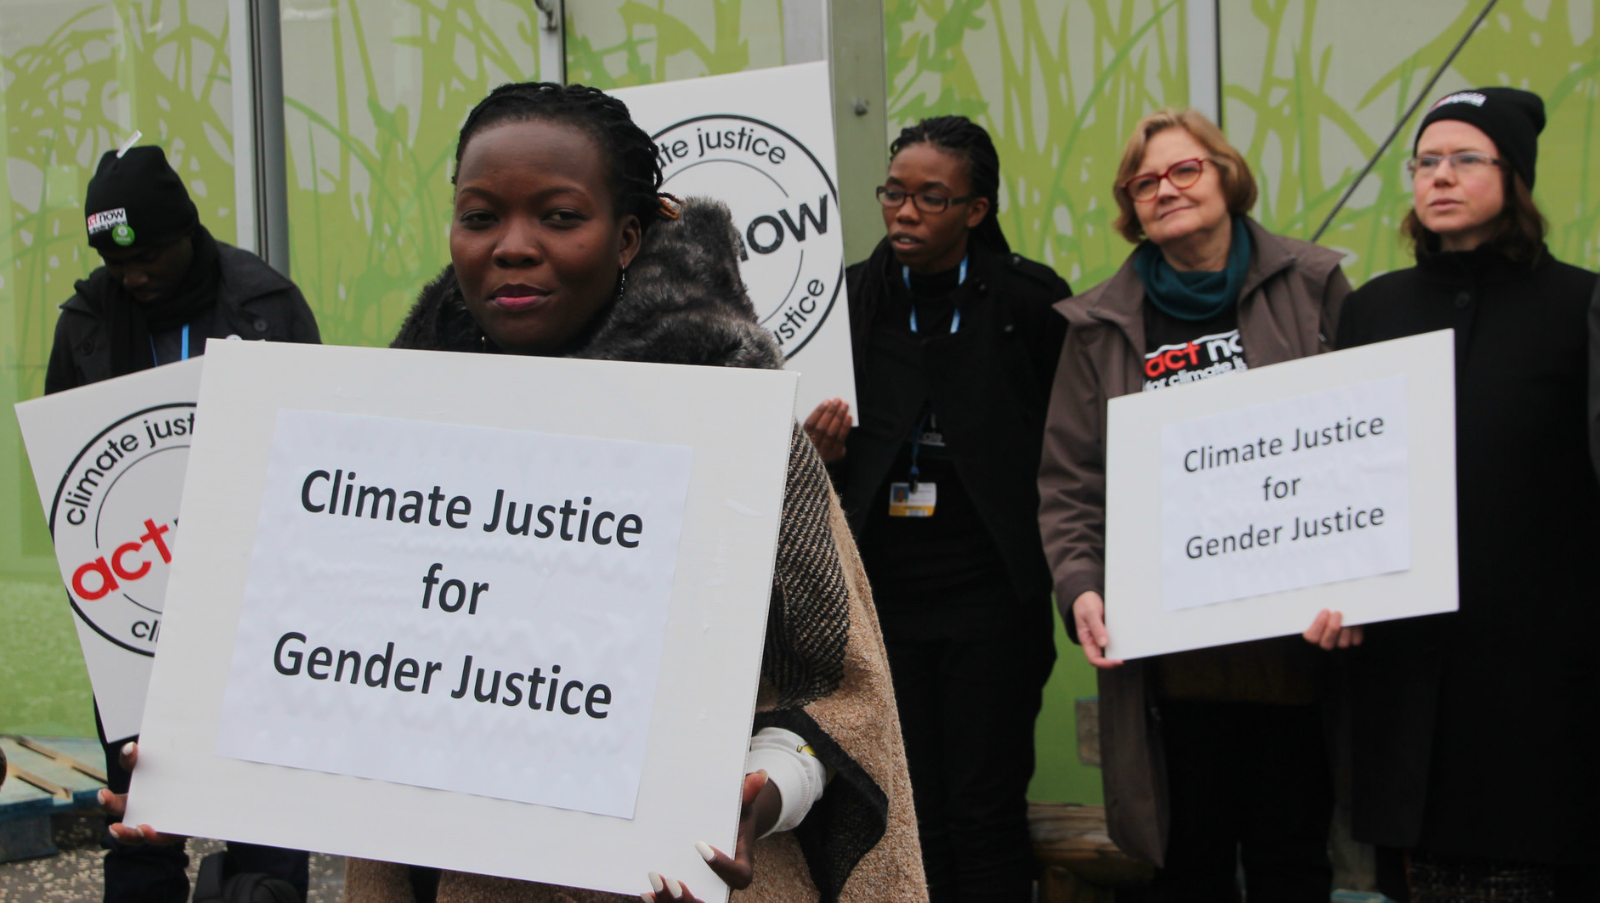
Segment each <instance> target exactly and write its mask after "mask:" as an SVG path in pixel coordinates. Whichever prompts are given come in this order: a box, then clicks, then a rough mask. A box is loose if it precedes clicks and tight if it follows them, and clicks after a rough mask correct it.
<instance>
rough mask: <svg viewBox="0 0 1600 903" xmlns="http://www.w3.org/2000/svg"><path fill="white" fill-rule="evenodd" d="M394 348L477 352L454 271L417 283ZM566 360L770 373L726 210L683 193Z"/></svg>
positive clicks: (769, 344)
mask: <svg viewBox="0 0 1600 903" xmlns="http://www.w3.org/2000/svg"><path fill="white" fill-rule="evenodd" d="M391 347H394V348H417V349H425V350H433V351H482V350H484V349H485V347H486V343H485V340H484V336H483V332H482V330H480V329H479V328H478V324H477V322H476V321H474V320H473V319H472V314H471V313H469V312H468V311H467V307H466V304H465V302H464V301H463V300H462V296H461V286H460V285H459V284H458V283H457V282H456V276H455V269H454V268H453V267H448V266H447V267H445V269H444V272H442V273H440V274H439V276H438V277H437V278H436V279H434V280H433V281H432V282H431V283H429V284H428V285H427V286H426V287H425V288H423V290H422V293H421V294H420V295H419V296H418V297H417V303H416V304H415V305H414V306H413V307H412V308H411V313H410V314H408V315H407V316H406V320H405V322H404V323H403V324H401V326H400V332H399V334H398V335H396V336H395V339H394V341H393V342H392V343H391ZM564 356H566V357H578V358H589V359H593V360H620V361H638V362H643V363H656V364H698V365H702V366H713V367H748V368H754V369H766V370H775V369H778V368H780V367H782V366H783V355H782V354H781V353H780V352H779V351H778V346H777V343H776V342H775V341H774V340H773V338H772V335H771V333H769V332H767V330H765V329H763V328H762V327H761V325H760V324H759V323H757V322H756V314H755V308H754V307H753V306H752V305H751V303H750V296H749V295H748V294H747V293H746V291H745V286H744V281H743V280H742V279H740V278H739V236H738V233H737V232H736V231H735V230H734V227H733V218H732V216H731V215H730V214H729V212H728V208H727V207H726V206H724V205H723V204H721V203H720V202H718V201H713V200H709V199H706V198H690V199H689V200H687V201H685V202H684V203H683V206H682V209H681V212H680V214H679V216H678V218H677V219H675V220H661V221H659V222H657V223H656V224H655V225H653V226H651V227H650V229H649V231H647V232H646V233H645V237H644V243H643V246H642V247H641V248H640V249H639V254H638V256H636V257H635V258H634V260H633V264H632V265H631V266H629V267H628V282H627V290H626V291H625V292H623V294H622V297H620V298H618V299H617V300H616V301H614V302H612V304H611V305H610V306H609V307H608V308H606V309H605V310H603V311H602V312H601V313H600V314H599V315H598V316H597V317H596V318H595V320H594V322H593V324H592V325H591V327H590V329H589V331H588V332H587V333H585V334H584V335H583V336H582V337H580V338H579V339H578V340H577V342H576V344H575V347H573V348H572V349H570V350H568V351H567V352H566V353H565V355H564Z"/></svg>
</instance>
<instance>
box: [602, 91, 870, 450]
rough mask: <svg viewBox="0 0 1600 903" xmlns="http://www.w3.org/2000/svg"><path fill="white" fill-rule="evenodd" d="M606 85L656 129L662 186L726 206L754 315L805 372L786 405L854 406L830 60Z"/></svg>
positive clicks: (791, 365) (804, 411)
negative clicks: (834, 401) (831, 401)
mask: <svg viewBox="0 0 1600 903" xmlns="http://www.w3.org/2000/svg"><path fill="white" fill-rule="evenodd" d="M611 93H612V94H614V95H616V96H617V97H618V98H620V99H621V100H623V101H624V102H625V103H627V104H628V110H629V112H630V113H632V115H633V121H634V122H636V123H638V124H639V126H640V128H643V129H644V130H645V131H646V132H649V133H650V134H651V136H653V137H654V138H655V141H656V147H657V149H658V154H657V155H658V157H659V158H660V160H661V170H662V173H661V174H662V176H663V178H664V182H663V184H662V188H661V190H662V191H666V192H670V193H671V194H674V195H677V196H678V197H690V196H701V197H711V198H716V199H717V200H719V201H722V202H723V203H725V204H727V205H728V207H729V209H730V210H732V211H733V224H734V226H735V228H737V229H738V231H739V238H740V241H741V243H742V245H743V247H742V255H741V262H740V266H739V272H740V275H742V276H743V277H744V281H745V285H746V287H747V288H748V289H749V291H750V301H751V302H752V303H753V304H754V305H755V309H756V316H757V318H758V319H759V320H760V322H761V325H762V326H764V327H766V328H767V329H768V330H771V332H772V335H773V337H774V338H776V339H777V340H778V346H779V347H780V348H781V349H782V350H783V354H784V359H785V364H784V366H785V367H786V368H787V369H789V370H793V371H795V372H798V373H800V374H802V379H801V380H800V392H799V396H798V397H797V399H796V405H795V412H796V413H797V414H798V415H799V417H800V418H801V419H802V420H803V419H804V418H805V417H806V416H807V415H809V414H810V413H811V411H812V410H813V409H814V408H815V407H816V406H817V403H818V402H821V401H823V400H825V399H828V398H843V399H844V400H845V401H846V402H848V403H849V404H850V406H851V409H852V413H854V408H855V403H856V396H855V365H854V362H853V361H852V359H851V356H850V313H849V309H848V300H847V298H846V293H845V288H844V265H845V259H844V236H843V232H842V226H843V224H842V222H841V221H840V217H839V190H838V187H837V186H838V181H839V179H838V165H837V163H836V158H835V155H834V136H833V94H832V90H831V88H830V85H829V81H828V64H827V63H826V62H815V63H802V64H799V65H795V66H778V67H774V68H770V69H757V70H753V71H750V72H738V73H733V74H731V75H718V76H712V77H709V78H694V79H685V80H682V81H672V82H663V83H660V84H655V85H644V86H641V87H637V88H624V89H622V90H619V91H613V92H611Z"/></svg>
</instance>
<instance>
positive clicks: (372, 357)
mask: <svg viewBox="0 0 1600 903" xmlns="http://www.w3.org/2000/svg"><path fill="white" fill-rule="evenodd" d="M219 345H220V346H222V347H221V348H220V349H219V347H218V346H219ZM206 361H207V363H206V371H205V379H204V382H203V383H202V384H201V387H200V394H199V409H198V410H199V421H200V423H201V426H202V428H201V429H200V431H199V433H198V434H197V436H196V441H195V443H194V446H193V449H192V451H191V455H190V461H189V472H188V477H187V482H186V483H185V487H184V497H183V507H182V511H181V514H180V516H181V519H182V521H183V524H184V529H185V534H184V546H183V550H182V552H181V554H179V555H178V556H177V557H176V558H175V560H174V562H173V568H172V575H171V579H170V582H169V589H168V593H167V605H166V615H165V618H164V620H163V625H164V626H163V630H162V638H161V644H162V646H161V648H162V653H161V655H160V656H159V657H157V658H156V660H155V667H154V670H153V672H152V674H151V677H150V695H149V698H148V700H147V702H146V711H145V721H144V726H143V732H142V739H141V746H140V754H139V770H138V771H137V772H136V773H135V774H134V776H133V786H132V789H131V793H130V797H129V808H128V815H127V820H128V821H130V822H132V823H135V824H140V823H143V824H151V825H155V826H156V827H157V828H158V829H160V830H163V831H169V832H172V833H180V834H191V835H199V836H204V837H218V838H225V839H228V840H240V841H246V842H251V843H261V844H269V845H273V846H280V847H289V848H292V849H306V850H316V851H321V852H327V853H333V854H337V855H344V856H358V857H363V858H369V859H381V860H386V861H394V862H406V863H413V864H418V865H426V866H432V867H437V868H447V869H454V870H458V871H466V872H476V873H480V874H488V875H501V876H505V877H510V878H519V879H525V880H533V881H543V882H547V883H551V884H558V885H567V886H574V887H585V888H594V889H598V890H604V891H610V892H614V893H623V894H630V895H631V894H637V893H639V892H640V891H642V890H647V889H648V882H646V881H645V879H644V875H645V873H646V872H648V871H656V872H661V873H664V874H668V875H672V876H674V877H681V879H682V880H684V881H686V882H688V883H689V885H690V886H691V887H693V888H694V890H695V893H696V894H697V895H698V896H700V897H701V898H702V899H706V900H713V901H718V903H720V901H723V900H725V899H726V896H727V887H726V885H724V884H723V883H722V882H721V881H719V880H718V879H717V878H716V877H715V876H714V875H713V874H712V872H711V871H710V869H709V868H708V867H707V866H706V864H705V862H704V860H702V859H701V858H700V856H699V854H698V853H696V852H695V849H694V843H695V842H696V841H699V840H703V841H706V842H708V843H710V844H712V845H714V846H717V847H719V848H722V849H728V850H731V849H733V845H734V840H735V832H736V830H737V826H738V820H739V802H740V800H739V791H740V778H741V776H742V775H743V773H744V760H745V755H746V751H747V748H748V744H749V741H750V726H751V720H752V718H753V715H754V711H755V701H756V698H755V697H756V686H757V681H758V676H759V674H760V667H761V655H762V649H763V638H764V636H765V627H766V614H767V608H768V601H769V599H770V597H771V592H772V568H773V560H774V553H775V550H776V548H777V534H778V521H779V518H780V516H781V512H782V504H783V486H784V479H785V475H786V472H787V465H788V450H789V440H790V437H791V431H792V428H793V422H794V421H793V414H792V411H793V406H794V390H795V383H796V381H797V377H796V376H795V375H794V374H792V373H784V372H781V371H753V370H738V369H731V368H723V367H675V366H665V365H651V364H632V363H622V362H612V361H580V360H559V359H543V358H529V357H519V356H514V355H493V354H481V355H480V354H447V353H442V352H425V351H400V350H392V349H378V348H338V347H326V346H314V345H287V344H264V343H254V342H242V343H241V342H229V343H212V345H211V346H210V348H209V349H208V352H207V357H206ZM730 412H733V413H736V414H737V416H729V414H730ZM352 470H353V471H355V475H354V476H353V477H352V476H351V474H350V472H351V471H352ZM322 472H326V473H327V474H328V475H327V476H323V475H322ZM335 480H337V481H339V486H338V491H337V494H335V489H334V481H335ZM436 486H437V487H438V489H437V490H435V488H434V487H436ZM363 487H368V491H367V492H365V493H363V491H362V488H363ZM386 489H394V490H395V496H394V501H395V518H394V520H392V521H391V520H390V519H389V497H388V496H387V495H386V494H385V493H384V492H383V490H386ZM346 490H348V495H347V494H346ZM501 490H504V492H505V494H504V496H501V497H500V499H501V501H500V504H499V505H496V498H497V496H499V493H500V491H501ZM407 492H416V493H419V494H420V496H421V507H420V508H417V509H414V510H407V509H406V508H405V506H406V505H408V504H413V505H414V504H417V497H416V496H407V495H406V493H407ZM346 498H348V499H349V505H350V513H349V515H346V514H345V513H344V512H345V504H346ZM335 499H336V500H337V505H338V507H337V509H336V513H333V514H330V513H328V511H327V504H328V502H330V501H334V500H335ZM585 499H588V501H587V502H586V501H585ZM568 500H570V501H571V505H570V506H568V505H567V502H568ZM511 501H515V502H516V503H517V509H516V511H515V512H513V513H512V515H511V517H510V519H509V525H510V527H511V529H512V532H511V533H507V532H506V527H507V525H508V519H507V511H506V506H507V504H508V503H509V502H511ZM375 503H376V504H378V505H379V506H380V508H381V510H380V512H379V516H378V517H377V518H376V519H374V518H373V516H372V515H373V505H374V504H375ZM528 505H532V507H531V508H529V507H527V506H528ZM317 508H320V509H321V510H320V511H318V510H314V509H317ZM563 508H569V509H570V510H569V511H568V512H563V511H562V509H563ZM497 510H498V512H499V517H498V518H496V511H497ZM358 511H359V518H358V516H357V512H358ZM585 512H587V513H588V518H587V521H585ZM607 512H609V513H610V515H612V516H610V517H607V516H605V514H606V513H607ZM541 515H542V516H543V520H541ZM635 518H637V519H636V520H635ZM411 519H416V520H417V522H416V523H411V522H409V520H411ZM435 521H437V522H438V523H437V524H435ZM545 521H548V522H549V526H548V527H546V526H545ZM455 524H461V525H462V526H460V527H459V528H458V527H456V526H455ZM680 524H681V526H680ZM524 525H527V528H528V535H526V536H524V535H522V533H521V530H522V528H523V527H524ZM485 526H492V527H493V529H490V530H487V531H486V530H485V529H484V527H485ZM547 531H548V535H543V536H541V535H540V534H545V533H546V532H547ZM563 535H566V536H572V537H573V538H572V539H570V540H568V539H563V538H562V537H563ZM605 540H610V542H606V541H605ZM624 540H626V541H627V542H628V543H635V542H636V543H638V545H637V546H631V547H630V546H625V545H624V544H623V541H624ZM436 563H437V564H439V568H438V569H437V570H435V569H434V568H433V567H432V566H433V565H434V564H436ZM430 577H431V578H432V579H433V580H436V581H438V582H437V583H427V582H425V581H426V580H427V579H429V578H430ZM452 581H460V582H459V583H452ZM485 584H486V585H485ZM474 597H476V603H474ZM424 599H426V600H427V607H426V608H424V607H423V602H424ZM474 604H476V613H474ZM290 634H304V635H305V637H306V639H305V640H304V642H302V641H300V640H298V639H296V638H295V637H293V636H289V635H290ZM286 636H289V639H288V640H287V641H285V639H284V638H285V637H286ZM391 642H392V643H393V644H394V650H393V652H392V653H391V652H390V651H389V644H390V643H391ZM280 643H282V644H283V645H282V648H281V649H280V648H279V644H280ZM318 649H326V650H327V651H326V653H322V654H319V653H318V652H317V650H318ZM341 652H344V653H349V655H347V656H345V657H344V658H345V661H344V664H343V670H342V672H341V663H340V659H341ZM356 653H359V654H360V657H361V658H360V662H359V664H360V668H361V671H360V675H359V677H358V678H357V682H356V683H354V684H352V683H351V678H352V676H354V672H353V670H352V669H353V668H354V666H355V665H356V664H357V662H356V661H355V654H356ZM469 654H470V655H472V656H473V663H472V670H471V672H470V674H471V680H470V685H469V686H467V687H466V688H465V690H464V692H463V693H462V694H461V696H460V697H452V696H451V693H452V692H454V691H457V690H460V689H462V687H461V673H462V669H463V667H464V663H465V657H466V656H467V655H469ZM297 656H298V657H297ZM407 660H411V661H413V662H415V668H416V671H417V672H418V673H416V674H413V673H412V667H411V666H409V665H407V664H406V661H407ZM430 662H432V663H438V668H437V669H435V670H434V673H433V676H432V682H431V684H429V683H428V664H429V663H430ZM280 664H281V665H282V670H280V669H279V665H280ZM558 665H559V666H560V669H561V671H560V674H559V675H557V674H556V673H555V668H556V666H558ZM479 667H483V668H484V669H485V672H484V678H483V682H482V684H480V683H479V682H478V678H477V674H478V668H479ZM535 669H538V674H537V676H535V677H534V684H533V685H534V687H535V688H536V689H537V690H538V693H537V694H536V695H535V697H534V699H533V701H535V702H538V703H539V705H540V708H537V709H532V708H529V702H530V700H529V697H528V689H529V676H530V675H533V674H534V671H535ZM313 670H314V671H315V673H312V672H313ZM284 671H289V672H291V673H287V674H286V673H284ZM497 671H498V672H500V676H501V679H500V684H499V687H498V691H496V689H495V686H494V674H495V672H497ZM513 673H516V674H520V675H522V677H521V678H520V679H519V680H517V681H515V682H513V683H510V684H508V682H509V681H510V676H511V675H512V674H513ZM318 674H321V675H326V679H325V680H319V679H317V675H318ZM540 677H543V678H544V679H545V680H544V682H543V683H539V682H538V678H540ZM551 677H556V678H558V679H559V681H560V683H559V686H558V687H557V689H556V694H555V696H554V699H553V701H554V704H555V706H556V708H555V709H554V710H552V709H551V708H550V704H551V702H552V698H551V696H550V695H549V694H550V691H551V686H552V684H551V681H550V678H551ZM385 679H387V685H385ZM574 682H578V683H581V684H582V686H581V688H578V687H577V686H576V685H575V683H574ZM402 684H404V686H402ZM424 685H427V686H428V691H427V692H423V689H422V688H423V686H424ZM602 685H603V686H604V687H605V688H606V689H605V690H604V691H599V690H596V687H597V686H602ZM407 686H409V687H412V688H413V689H412V690H410V691H407V690H406V689H405V687H407ZM510 690H520V691H521V698H520V699H517V698H515V696H516V694H515V693H514V692H509V691H510ZM480 694H481V695H483V696H486V697H488V696H492V697H494V701H487V700H486V701H482V702H480V701H479V696H480ZM508 694H509V695H508ZM508 700H511V704H507V701H508ZM574 709H576V710H577V711H573V710H574ZM602 713H604V714H605V717H604V718H600V717H597V716H598V715H600V714H602ZM236 757H237V758H236ZM269 762H281V763H290V764H289V765H284V764H267V763H269ZM363 775H366V776H370V777H363ZM435 788H443V789H435Z"/></svg>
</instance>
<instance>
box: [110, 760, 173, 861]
mask: <svg viewBox="0 0 1600 903" xmlns="http://www.w3.org/2000/svg"><path fill="white" fill-rule="evenodd" d="M117 760H118V762H119V763H120V764H121V765H122V767H123V769H124V770H126V771H128V772H132V771H133V768H134V766H135V765H137V764H138V763H139V744H137V743H133V742H128V743H124V744H123V745H122V750H121V752H120V753H119V754H118V756H117ZM100 805H102V806H104V807H106V811H107V812H109V813H111V814H112V815H114V816H116V817H117V818H121V817H122V813H124V812H126V811H127V809H128V795H127V794H126V793H112V792H111V791H109V790H102V791H100ZM111 836H112V837H115V838H116V839H117V842H118V843H122V844H125V845H127V846H143V845H145V844H151V845H155V846H160V845H163V844H171V843H179V842H181V841H183V840H184V839H185V838H183V837H181V836H179V835H177V834H162V833H161V832H159V831H157V830H156V829H155V828H152V827H150V826H149V825H139V826H138V827H136V828H130V827H128V826H127V825H125V824H123V823H122V822H120V821H119V822H113V823H112V825H111Z"/></svg>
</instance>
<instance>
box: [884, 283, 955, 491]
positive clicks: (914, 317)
mask: <svg viewBox="0 0 1600 903" xmlns="http://www.w3.org/2000/svg"><path fill="white" fill-rule="evenodd" d="M900 278H901V279H904V280H905V283H906V288H910V287H911V268H910V267H908V266H904V265H902V266H901V267H900ZM966 281H967V258H965V257H963V258H961V274H960V275H959V276H957V277H956V285H961V284H962V283H964V282H966ZM960 328H961V308H959V307H958V308H956V310H955V312H954V313H953V314H952V315H951V317H950V334H951V335H954V334H955V331H956V330H957V329H960ZM911 331H912V332H913V333H915V332H916V331H917V302H916V299H915V298H913V299H912V300H911ZM919 434H920V431H919ZM911 455H912V458H911V462H912V463H911V475H912V477H913V479H912V481H911V488H912V491H913V492H915V491H916V479H915V477H916V473H917V465H916V446H915V445H913V446H912V447H911Z"/></svg>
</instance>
